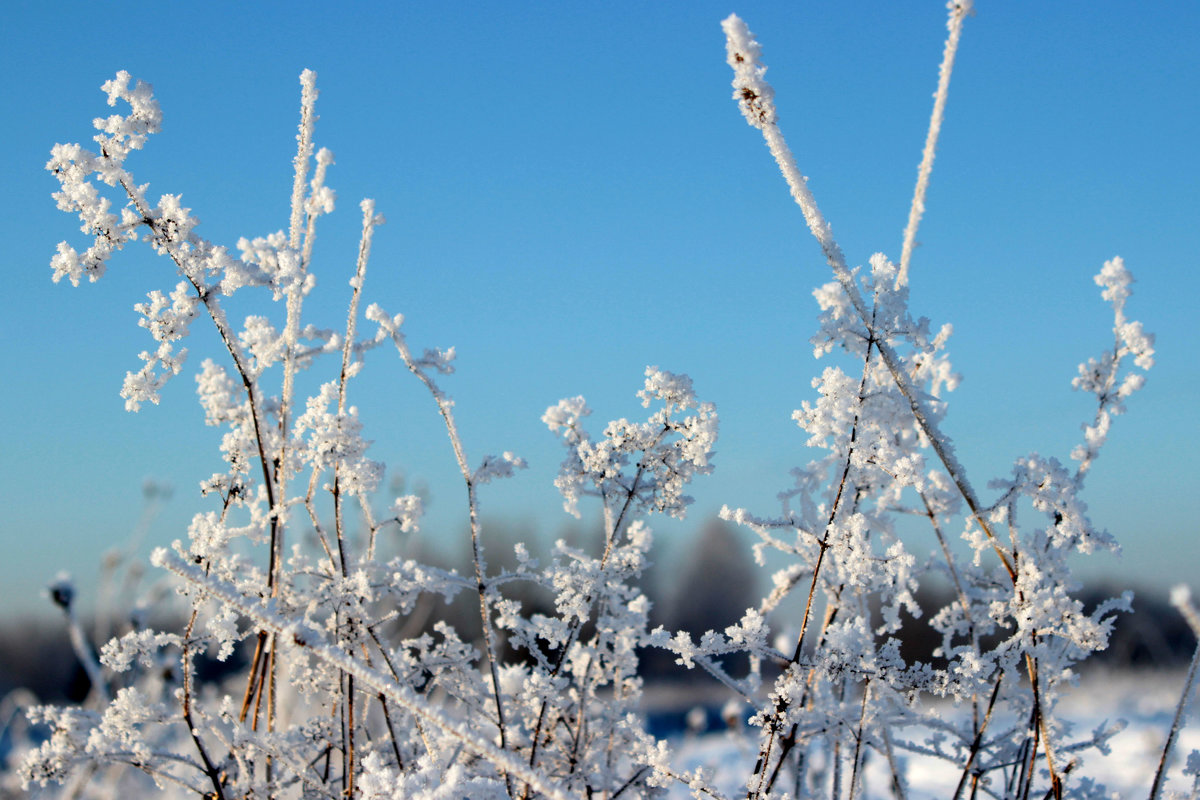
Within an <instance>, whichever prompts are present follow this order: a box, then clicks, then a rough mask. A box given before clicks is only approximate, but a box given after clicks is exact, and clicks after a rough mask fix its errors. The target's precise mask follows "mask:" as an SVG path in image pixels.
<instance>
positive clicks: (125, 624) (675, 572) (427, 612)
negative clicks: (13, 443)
mask: <svg viewBox="0 0 1200 800" xmlns="http://www.w3.org/2000/svg"><path fill="white" fill-rule="evenodd" d="M597 535H599V534H597ZM508 551H509V552H511V548H509V549H508ZM494 552H495V553H496V560H497V561H503V559H502V558H501V554H502V553H503V552H505V549H504V548H501V547H496V548H495V551H494ZM464 559H465V556H464ZM450 566H454V565H450ZM459 568H460V571H461V570H462V569H464V568H466V569H469V565H468V564H467V563H466V562H465V560H464V564H463V565H460V567H459ZM763 574H764V571H763V570H762V569H761V568H759V567H757V566H756V565H755V564H754V563H753V561H752V560H751V557H750V554H749V552H748V548H747V546H746V542H745V541H744V540H742V539H739V538H738V534H737V533H736V532H735V531H734V529H733V528H731V527H730V526H728V525H726V524H725V523H723V522H720V521H719V520H713V521H710V522H709V523H706V524H705V525H704V526H703V527H702V528H701V530H700V532H699V534H698V536H697V541H696V544H695V545H694V546H692V547H690V548H688V549H687V553H686V555H685V556H684V557H683V558H681V559H676V560H673V561H672V562H671V563H664V561H663V560H661V559H656V560H655V565H654V567H652V569H651V572H650V573H649V574H648V575H647V576H646V587H647V588H646V592H647V595H648V596H649V598H650V600H651V601H652V603H653V611H652V615H651V625H652V626H654V625H662V626H664V627H665V628H666V629H668V630H684V631H687V632H688V633H690V634H692V636H693V637H694V638H697V639H698V638H699V637H700V636H701V635H702V634H704V632H705V631H708V630H723V629H724V628H725V627H726V626H728V625H731V624H733V623H734V622H736V621H737V620H738V619H740V618H741V616H742V614H743V612H744V611H745V609H746V608H747V607H748V606H751V605H754V604H755V600H756V598H760V597H761V596H762V592H761V588H760V584H759V582H760V580H761V579H762V576H763ZM1123 588H1132V589H1133V591H1134V601H1133V613H1132V614H1125V613H1121V614H1118V615H1117V617H1116V623H1115V626H1114V629H1113V634H1112V637H1111V639H1110V643H1109V647H1108V649H1107V650H1105V651H1103V652H1100V653H1097V654H1095V655H1093V656H1092V657H1090V658H1089V659H1088V660H1087V662H1086V663H1085V664H1084V667H1085V668H1097V667H1103V668H1108V669H1128V668H1137V669H1140V668H1169V667H1174V666H1180V665H1183V664H1185V663H1187V660H1188V659H1189V658H1190V656H1191V654H1192V650H1193V648H1194V647H1195V642H1194V641H1193V639H1192V634H1191V632H1190V631H1189V629H1188V626H1187V623H1186V622H1185V621H1184V620H1183V618H1182V617H1181V616H1180V615H1179V613H1178V612H1177V611H1176V610H1175V609H1174V608H1173V607H1172V606H1171V605H1170V604H1169V603H1168V602H1167V599H1166V597H1165V596H1159V595H1158V594H1155V593H1153V592H1151V591H1143V590H1141V589H1139V587H1137V586H1132V587H1121V588H1114V587H1113V586H1111V585H1100V584H1097V585H1088V586H1085V587H1084V589H1083V590H1082V591H1081V592H1080V593H1079V596H1080V598H1081V599H1082V600H1083V601H1084V604H1085V606H1086V608H1088V609H1089V610H1090V609H1091V608H1093V607H1095V606H1096V605H1097V604H1098V603H1100V602H1103V601H1104V600H1105V599H1107V598H1109V597H1112V596H1114V595H1118V594H1120V592H1121V591H1122V589H1123ZM796 591H799V590H796ZM506 594H510V595H511V594H513V593H512V592H508V591H506ZM518 594H519V593H518ZM948 597H949V590H948V589H945V590H934V589H928V588H923V589H922V590H921V592H920V593H919V594H918V596H917V601H918V603H919V605H920V606H921V608H922V609H924V610H926V612H927V613H926V614H925V616H924V617H923V618H922V619H919V620H912V619H907V620H906V623H905V626H904V628H903V629H902V631H901V632H900V640H901V642H902V646H901V652H902V654H903V655H904V657H905V659H906V660H907V661H909V662H913V661H924V662H937V661H939V659H937V658H936V657H935V656H934V652H935V650H936V649H937V647H938V646H939V645H940V644H941V642H940V639H939V637H938V636H937V635H936V634H935V633H934V632H933V631H932V630H931V629H930V628H929V626H928V624H927V620H928V615H929V614H930V613H932V612H934V611H936V610H937V609H940V608H942V607H943V606H945V605H946V604H947V600H948ZM519 599H520V600H521V603H522V605H523V607H524V609H525V613H526V615H528V614H531V613H539V612H541V613H550V612H551V611H552V609H551V608H550V606H549V604H550V603H551V601H552V598H551V597H550V596H549V594H546V593H542V592H540V591H539V590H537V589H535V588H532V587H531V588H530V589H529V590H528V591H527V592H526V593H524V595H523V596H520V597H519ZM474 602H475V601H474V598H473V597H471V596H469V595H468V594H467V593H464V594H462V595H460V596H459V598H458V600H456V601H455V603H453V604H452V605H451V606H449V607H446V606H445V604H444V603H443V601H442V600H441V599H431V600H430V605H429V606H428V607H424V608H422V607H418V609H417V611H416V612H415V613H414V614H413V615H411V616H410V617H409V618H407V619H406V620H404V622H403V623H402V624H404V625H407V626H408V627H409V629H410V630H408V631H406V634H409V635H415V634H417V633H420V632H421V631H423V630H427V629H432V626H433V623H434V622H435V621H438V620H442V621H445V622H447V623H448V624H450V625H452V626H453V627H454V628H456V629H457V630H459V631H461V632H462V633H463V634H464V637H465V636H468V635H471V632H475V633H478V629H479V616H478V614H479V609H478V606H477V605H475V604H474ZM47 605H49V601H47ZM153 622H154V627H156V628H157V629H159V630H173V629H182V627H183V620H182V619H180V620H179V621H178V623H179V624H177V625H172V624H170V620H154V621H153ZM780 622H781V623H782V625H780V626H778V627H786V620H781V621H780ZM85 627H86V628H87V629H88V630H89V631H93V632H95V631H104V632H108V631H113V632H124V631H127V630H129V629H130V627H131V623H130V622H129V621H128V620H123V619H109V620H104V621H101V623H100V624H97V622H96V621H95V620H93V621H92V622H91V624H89V625H86V626H85ZM93 638H94V639H100V638H107V633H101V634H100V635H96V636H94V637H93ZM98 644H99V642H96V641H93V642H92V645H93V647H95V646H98ZM244 660H245V654H242V653H235V654H234V656H232V657H231V658H230V659H229V660H228V661H226V662H217V661H214V660H205V659H203V658H201V659H200V660H199V661H198V663H197V668H198V675H197V677H198V679H199V680H201V681H205V680H216V679H219V678H220V677H221V675H223V674H225V673H227V672H231V671H236V670H238V669H240V668H242V667H243V666H244ZM641 665H642V673H643V677H644V678H645V679H646V681H647V682H648V683H649V682H657V681H678V680H688V679H695V680H698V681H707V680H711V678H710V677H709V676H708V675H707V673H704V672H700V671H691V672H689V671H687V670H684V669H683V668H682V667H679V666H677V665H676V664H675V663H674V657H673V656H672V655H670V654H668V653H666V652H664V651H657V652H647V653H645V654H644V655H643V658H642V661H641ZM727 666H728V668H729V669H730V670H731V671H732V673H733V674H735V675H736V674H739V673H740V672H741V671H742V670H743V669H744V666H743V665H740V664H737V663H736V662H735V663H730V664H727ZM17 688H25V689H28V690H30V691H31V692H33V693H34V694H36V695H37V696H38V697H39V698H41V699H42V700H43V701H45V702H62V701H79V700H82V699H83V698H84V697H85V696H86V695H87V691H88V688H89V685H88V679H87V675H86V674H85V672H84V670H83V667H82V666H81V665H80V664H79V661H78V659H77V658H76V656H75V654H74V652H73V650H72V648H71V643H70V641H69V639H68V634H67V628H66V623H65V621H62V620H59V619H55V618H53V617H50V618H47V617H41V618H38V619H24V620H22V619H9V620H5V621H3V622H0V697H3V696H4V695H7V694H8V693H9V692H11V691H12V690H14V689H17Z"/></svg>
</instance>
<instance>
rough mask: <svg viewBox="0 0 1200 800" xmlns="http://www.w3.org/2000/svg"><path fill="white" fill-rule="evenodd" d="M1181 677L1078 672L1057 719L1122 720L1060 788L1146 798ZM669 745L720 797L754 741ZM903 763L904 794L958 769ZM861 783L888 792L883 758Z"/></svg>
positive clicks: (752, 751)
mask: <svg viewBox="0 0 1200 800" xmlns="http://www.w3.org/2000/svg"><path fill="white" fill-rule="evenodd" d="M1183 681H1184V675H1183V673H1182V672H1153V671H1146V672H1137V673H1119V674H1095V675H1091V676H1089V677H1087V678H1085V679H1083V680H1082V681H1081V682H1080V686H1079V688H1078V689H1077V690H1076V691H1075V692H1073V693H1072V694H1071V696H1070V697H1068V698H1067V699H1066V700H1065V701H1064V702H1063V703H1062V705H1061V706H1060V715H1059V716H1060V718H1063V719H1067V720H1070V721H1071V722H1073V723H1074V725H1075V727H1074V729H1073V730H1074V732H1075V734H1076V735H1077V736H1081V737H1082V736H1086V735H1087V734H1088V733H1089V732H1090V731H1092V730H1094V729H1095V728H1097V727H1100V726H1102V725H1103V726H1107V725H1108V724H1111V723H1114V722H1116V721H1118V720H1125V721H1126V723H1128V724H1127V725H1126V727H1125V729H1124V730H1122V731H1121V732H1120V733H1118V734H1117V735H1116V736H1115V737H1114V738H1113V739H1112V747H1111V750H1110V752H1109V753H1108V755H1101V754H1099V753H1097V752H1096V751H1095V750H1092V751H1090V752H1089V753H1087V754H1086V755H1084V756H1083V757H1082V758H1080V761H1079V764H1078V765H1077V766H1076V767H1075V769H1074V770H1073V771H1072V775H1069V776H1068V778H1067V786H1068V788H1070V787H1071V786H1072V784H1074V785H1075V786H1076V788H1078V783H1079V779H1080V777H1085V778H1091V779H1092V780H1093V781H1095V782H1096V783H1097V784H1103V785H1104V787H1105V789H1106V792H1105V794H1104V795H1103V796H1108V797H1113V798H1129V797H1149V794H1150V785H1151V783H1152V781H1153V779H1154V772H1155V769H1156V768H1157V765H1158V760H1159V758H1160V756H1161V755H1162V748H1163V743H1164V742H1165V740H1166V736H1167V732H1168V731H1169V730H1170V727H1171V720H1172V718H1173V716H1174V714H1175V707H1176V704H1177V703H1178V699H1179V692H1180V689H1181V687H1182V686H1183ZM948 713H953V712H952V711H950V712H948ZM1195 716H1196V714H1195V710H1194V708H1193V709H1192V710H1191V711H1190V712H1189V713H1188V715H1187V716H1186V717H1185V721H1184V727H1183V729H1182V731H1181V732H1180V735H1179V740H1178V741H1177V742H1176V745H1175V749H1174V754H1175V758H1173V759H1172V764H1171V768H1170V770H1169V781H1168V782H1167V784H1166V789H1167V792H1165V793H1164V796H1168V797H1169V796H1172V794H1171V793H1175V796H1182V797H1191V796H1193V795H1192V794H1191V793H1190V792H1191V788H1192V777H1191V776H1185V775H1184V774H1183V770H1184V766H1185V764H1186V760H1187V754H1188V753H1190V752H1191V751H1192V750H1200V720H1196V719H1195ZM1189 723H1191V724H1190V725H1189ZM896 733H897V737H899V736H901V735H907V736H908V737H909V738H910V739H918V737H916V736H914V735H913V732H911V731H908V732H901V731H897V732H896ZM672 745H673V746H674V748H675V750H676V754H677V758H676V763H677V765H678V766H679V767H680V768H683V769H687V770H694V769H696V768H697V767H701V768H703V769H705V770H706V771H711V772H712V774H713V780H712V785H713V786H714V787H715V788H716V789H718V790H719V791H721V792H722V793H723V794H724V795H725V796H727V797H738V796H742V795H743V794H744V792H745V781H746V779H747V777H748V776H749V775H750V774H751V773H752V771H753V768H754V759H755V757H756V755H757V742H755V741H752V740H747V739H746V738H745V737H737V736H735V735H733V734H731V733H729V732H728V731H726V732H721V733H709V734H703V735H696V734H689V733H683V734H680V735H679V736H677V737H675V738H674V739H673V740H672ZM906 763H907V770H908V772H907V778H908V787H907V788H908V793H907V797H908V798H909V799H910V800H918V798H942V799H943V800H944V799H945V798H950V797H953V795H954V791H955V788H956V786H957V784H958V780H959V777H960V774H961V770H959V769H955V768H954V767H953V766H950V765H947V764H945V763H939V762H937V761H935V760H934V759H932V758H927V757H917V756H908V757H907V759H906ZM818 766H819V765H818ZM865 789H866V797H869V798H890V797H893V796H894V795H893V794H892V790H891V775H890V773H889V771H888V769H887V765H886V764H885V763H882V762H881V761H880V760H878V759H876V761H875V762H874V763H871V762H868V763H867V764H866V783H865ZM669 796H670V797H672V798H686V797H690V796H691V794H690V792H689V791H688V789H687V788H685V787H683V786H677V787H675V788H674V789H672V790H671V793H670V795H669Z"/></svg>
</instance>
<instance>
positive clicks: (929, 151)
mask: <svg viewBox="0 0 1200 800" xmlns="http://www.w3.org/2000/svg"><path fill="white" fill-rule="evenodd" d="M947 6H948V7H949V9H950V17H949V19H948V20H946V27H947V28H948V29H949V31H950V34H949V36H947V37H946V46H945V48H944V49H943V50H942V64H941V66H940V67H938V88H937V93H936V94H934V96H933V98H934V99H933V114H932V116H930V118H929V132H928V133H927V134H926V135H925V151H924V152H923V153H922V154H921V166H919V167H918V168H917V185H916V188H915V189H914V190H913V199H912V206H911V208H909V211H908V225H907V226H906V227H905V228H904V246H903V249H902V250H901V253H900V271H899V273H897V275H896V288H897V289H899V288H900V287H902V286H906V285H908V265H909V262H911V261H912V253H913V247H914V246H915V244H916V240H917V227H918V226H919V225H920V224H921V215H922V214H924V213H925V193H926V192H927V191H928V190H929V175H930V173H931V172H933V157H934V155H935V154H936V152H937V140H938V134H940V133H941V132H942V119H943V117H945V115H946V98H947V97H948V96H949V94H950V74H951V73H952V72H953V71H954V56H955V54H956V53H957V52H958V40H959V39H960V38H962V29H963V18H964V17H966V16H967V15H968V14H970V13H971V0H955V1H954V2H950V3H948V4H947Z"/></svg>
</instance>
